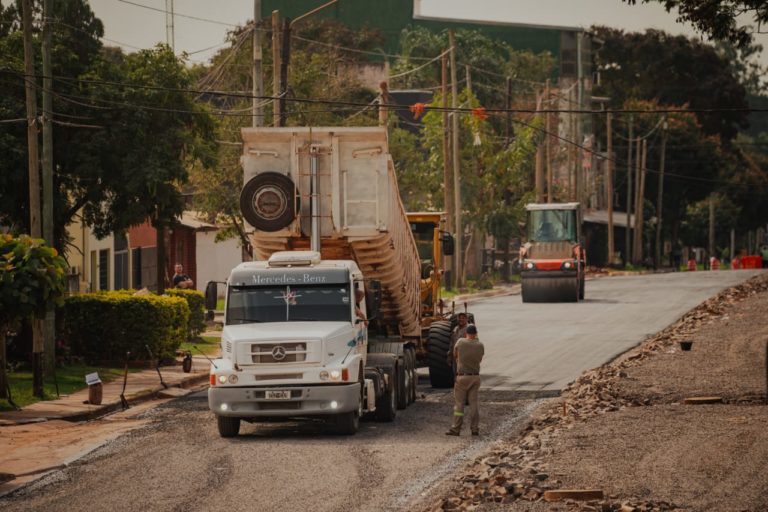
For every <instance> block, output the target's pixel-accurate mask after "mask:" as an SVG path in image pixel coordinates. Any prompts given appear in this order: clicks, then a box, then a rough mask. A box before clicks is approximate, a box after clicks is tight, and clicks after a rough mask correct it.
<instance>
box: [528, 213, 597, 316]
mask: <svg viewBox="0 0 768 512" xmlns="http://www.w3.org/2000/svg"><path fill="white" fill-rule="evenodd" d="M525 209H526V214H527V228H528V233H527V238H528V241H527V242H526V243H525V244H524V245H523V246H522V247H521V248H520V260H519V263H520V274H521V282H522V298H523V302H578V301H579V300H583V299H584V275H585V272H586V265H587V255H586V251H585V250H584V247H583V244H582V243H581V209H580V205H579V203H547V204H528V205H526V207H525Z"/></svg>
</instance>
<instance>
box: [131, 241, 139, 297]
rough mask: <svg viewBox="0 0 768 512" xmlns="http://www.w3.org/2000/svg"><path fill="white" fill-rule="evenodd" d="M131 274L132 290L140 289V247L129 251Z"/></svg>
mask: <svg viewBox="0 0 768 512" xmlns="http://www.w3.org/2000/svg"><path fill="white" fill-rule="evenodd" d="M131 274H132V275H133V283H132V285H133V288H134V289H135V290H139V289H141V247H137V248H135V249H133V250H132V251H131Z"/></svg>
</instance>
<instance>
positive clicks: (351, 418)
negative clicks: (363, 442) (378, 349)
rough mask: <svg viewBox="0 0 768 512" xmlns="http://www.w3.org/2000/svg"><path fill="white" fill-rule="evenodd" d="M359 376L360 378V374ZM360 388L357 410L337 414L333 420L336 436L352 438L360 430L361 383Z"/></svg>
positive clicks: (361, 409) (361, 412) (361, 407)
mask: <svg viewBox="0 0 768 512" xmlns="http://www.w3.org/2000/svg"><path fill="white" fill-rule="evenodd" d="M360 375H361V376H362V373H361V374H360ZM360 386H361V387H360V397H359V398H358V402H357V408H356V409H355V410H353V411H349V412H343V413H341V414H337V415H336V417H335V418H334V419H335V420H336V433H338V434H341V435H345V436H352V435H355V434H356V433H357V431H358V430H359V429H360V416H362V414H363V391H362V389H363V388H362V383H361V384H360Z"/></svg>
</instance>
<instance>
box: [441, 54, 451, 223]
mask: <svg viewBox="0 0 768 512" xmlns="http://www.w3.org/2000/svg"><path fill="white" fill-rule="evenodd" d="M440 71H441V84H440V93H441V95H442V100H443V205H444V206H445V215H446V218H447V226H446V228H447V229H448V232H449V233H453V199H452V198H453V178H452V176H451V155H450V148H451V140H450V136H451V127H450V126H448V55H447V54H446V53H443V56H442V57H441V58H440Z"/></svg>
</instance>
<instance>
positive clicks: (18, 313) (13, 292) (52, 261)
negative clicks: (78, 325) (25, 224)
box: [0, 234, 67, 398]
mask: <svg viewBox="0 0 768 512" xmlns="http://www.w3.org/2000/svg"><path fill="white" fill-rule="evenodd" d="M66 268H67V265H66V262H65V261H64V258H62V257H61V256H59V253H58V252H57V251H56V249H54V248H52V247H49V246H47V245H46V244H45V242H44V241H43V240H40V239H33V238H30V237H28V236H20V237H18V238H14V237H13V236H11V235H7V234H5V235H0V398H8V394H7V393H8V380H7V377H6V360H5V336H6V333H7V332H8V330H10V329H13V328H15V327H16V326H17V325H18V323H19V321H20V320H23V319H28V318H31V317H33V316H37V317H38V318H42V316H43V315H44V314H45V311H46V310H47V309H49V308H52V307H53V306H54V305H56V304H58V303H60V302H61V298H62V297H63V295H64V290H65V284H66V275H65V270H66ZM38 368H41V367H38ZM35 383H36V386H35V387H38V386H39V389H36V390H35V394H36V395H38V396H40V395H42V374H39V375H35Z"/></svg>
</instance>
